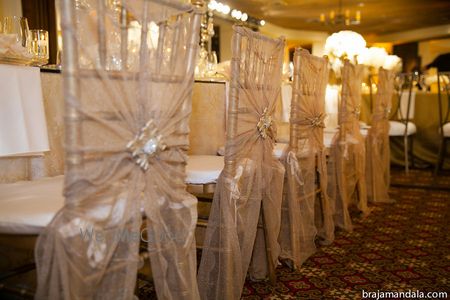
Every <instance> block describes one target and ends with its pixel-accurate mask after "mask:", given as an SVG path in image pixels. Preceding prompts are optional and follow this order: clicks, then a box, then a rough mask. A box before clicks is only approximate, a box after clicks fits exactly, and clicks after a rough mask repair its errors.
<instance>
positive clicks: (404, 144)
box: [403, 135, 409, 174]
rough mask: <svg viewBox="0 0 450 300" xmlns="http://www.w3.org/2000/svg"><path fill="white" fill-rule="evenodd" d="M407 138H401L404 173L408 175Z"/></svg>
mask: <svg viewBox="0 0 450 300" xmlns="http://www.w3.org/2000/svg"><path fill="white" fill-rule="evenodd" d="M408 148H409V147H408V136H407V135H405V136H404V137H403V154H404V156H405V172H406V174H408V173H409V157H408Z"/></svg>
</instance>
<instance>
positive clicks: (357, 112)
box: [353, 106, 361, 119]
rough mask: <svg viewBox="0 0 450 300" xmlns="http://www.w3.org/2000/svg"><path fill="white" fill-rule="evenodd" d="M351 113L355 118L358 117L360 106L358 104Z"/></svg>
mask: <svg viewBox="0 0 450 300" xmlns="http://www.w3.org/2000/svg"><path fill="white" fill-rule="evenodd" d="M353 114H354V115H355V116H356V118H357V119H359V115H360V114H361V108H360V107H359V106H357V107H355V109H354V110H353Z"/></svg>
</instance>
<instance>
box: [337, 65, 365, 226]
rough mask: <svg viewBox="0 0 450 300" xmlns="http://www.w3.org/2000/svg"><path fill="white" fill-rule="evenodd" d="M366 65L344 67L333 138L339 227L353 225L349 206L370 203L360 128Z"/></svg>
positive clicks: (363, 205) (360, 208)
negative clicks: (337, 129)
mask: <svg viewBox="0 0 450 300" xmlns="http://www.w3.org/2000/svg"><path fill="white" fill-rule="evenodd" d="M363 72H364V67H363V66H362V65H353V64H351V63H350V62H349V61H348V60H346V61H345V62H344V67H343V68H342V91H341V103H340V106H339V119H338V121H339V131H338V132H337V133H336V135H335V137H334V138H333V142H332V148H331V161H330V164H331V167H330V169H331V170H332V172H333V175H334V178H333V179H332V181H333V182H334V183H335V188H334V189H333V191H334V192H335V195H334V196H333V199H335V202H334V222H335V225H336V226H337V227H340V228H343V229H345V230H348V231H351V230H352V229H353V226H352V222H351V219H350V214H349V210H348V208H349V206H350V205H351V204H356V205H357V207H358V209H359V210H360V211H361V212H362V213H363V214H364V215H367V214H368V213H369V209H368V207H367V187H366V180H365V171H366V166H365V159H366V151H365V142H364V137H363V136H362V135H361V132H360V129H359V113H360V107H361V83H362V76H363Z"/></svg>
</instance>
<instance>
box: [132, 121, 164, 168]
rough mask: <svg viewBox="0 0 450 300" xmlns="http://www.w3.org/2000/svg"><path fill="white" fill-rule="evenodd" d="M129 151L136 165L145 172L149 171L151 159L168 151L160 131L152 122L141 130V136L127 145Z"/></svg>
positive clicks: (138, 135)
mask: <svg viewBox="0 0 450 300" xmlns="http://www.w3.org/2000/svg"><path fill="white" fill-rule="evenodd" d="M127 149H128V151H129V152H131V156H132V157H133V159H134V161H135V163H136V164H137V165H138V166H139V167H141V169H142V170H143V171H147V170H148V167H149V165H150V159H151V158H152V157H154V156H156V155H157V154H158V153H160V152H162V151H164V150H165V149H166V144H164V142H163V140H162V135H160V134H158V129H157V127H156V125H155V123H154V122H153V120H150V121H148V122H147V124H145V126H144V127H142V128H141V129H140V130H139V134H137V135H136V136H135V138H134V139H133V140H132V141H130V142H129V143H128V144H127Z"/></svg>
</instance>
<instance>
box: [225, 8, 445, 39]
mask: <svg viewBox="0 0 450 300" xmlns="http://www.w3.org/2000/svg"><path fill="white" fill-rule="evenodd" d="M222 2H225V3H227V4H229V5H230V6H231V7H232V8H236V9H239V10H242V11H244V12H247V13H248V14H249V15H251V16H254V17H257V18H261V19H264V20H266V21H268V22H270V23H273V24H275V25H278V26H282V27H285V28H291V29H302V30H316V31H327V32H335V31H338V30H342V29H350V30H354V31H357V32H359V33H361V34H364V35H383V34H389V33H393V32H399V31H406V30H412V29H418V28H423V27H431V26H437V25H445V24H450V1H449V0H342V8H343V11H345V10H346V9H349V10H350V11H351V14H352V16H354V14H355V11H356V10H360V11H361V24H359V25H350V26H343V25H339V26H336V25H334V26H333V25H323V24H322V23H321V22H320V21H319V16H320V14H321V13H324V14H325V15H328V14H329V12H330V11H331V10H335V11H337V10H338V6H339V1H338V0H223V1H222Z"/></svg>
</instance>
